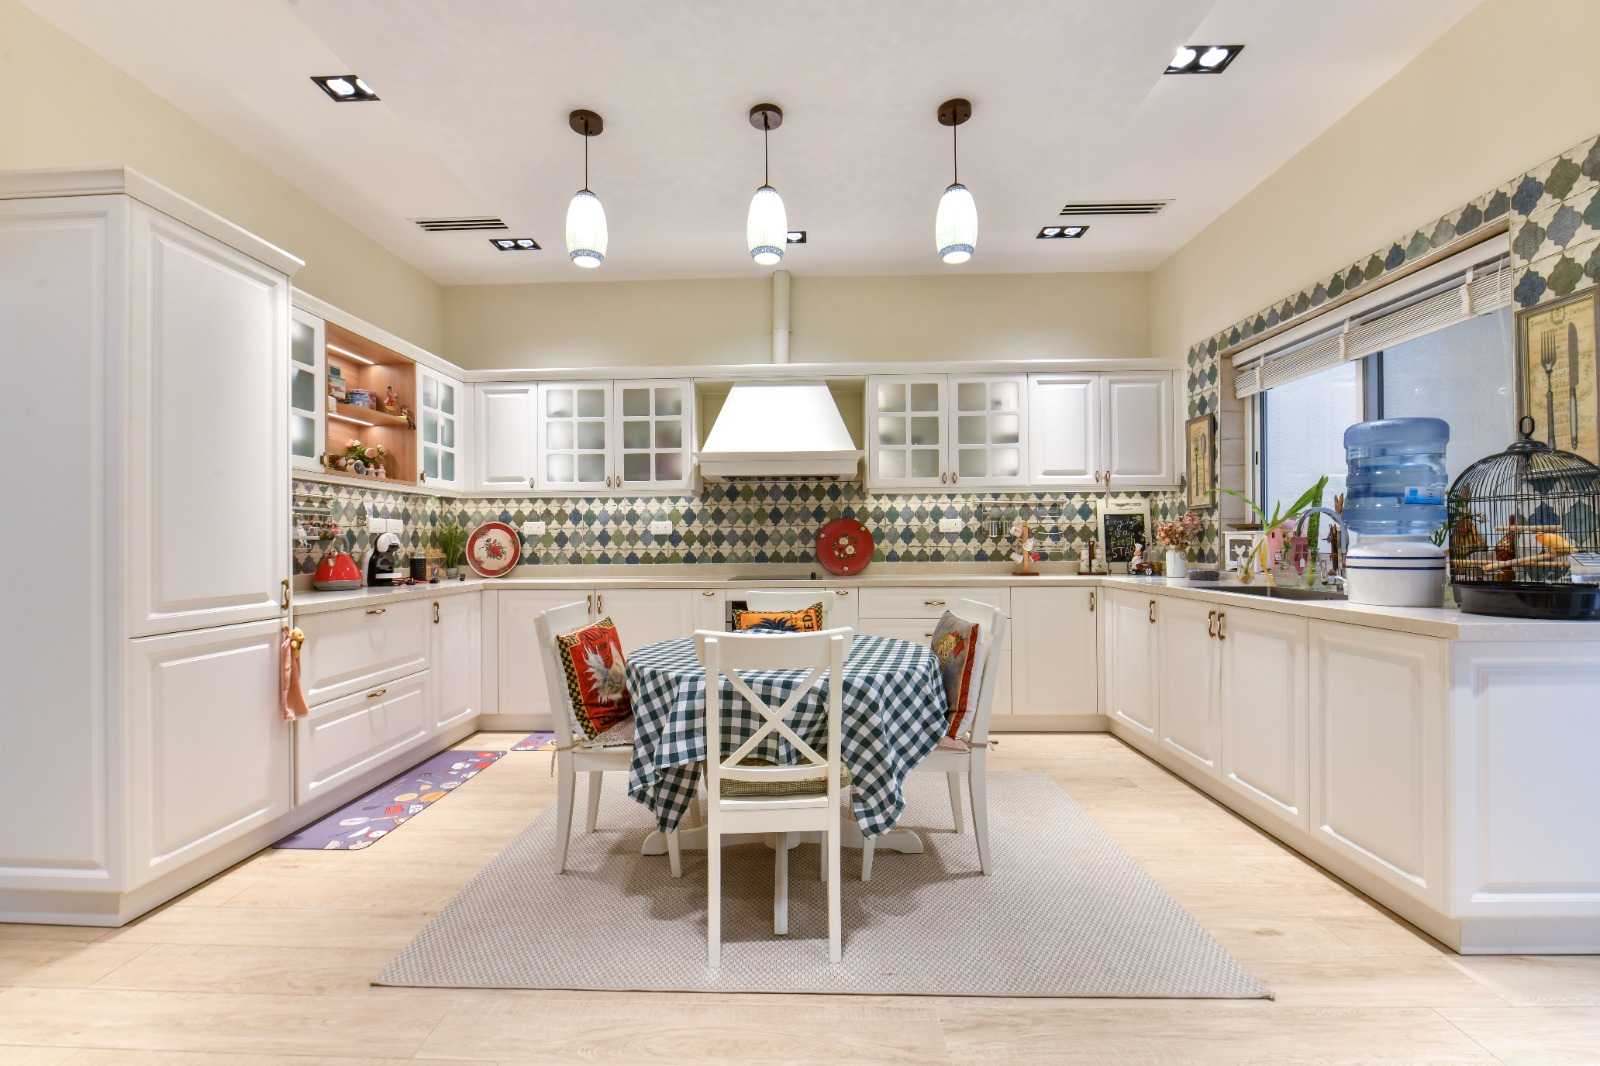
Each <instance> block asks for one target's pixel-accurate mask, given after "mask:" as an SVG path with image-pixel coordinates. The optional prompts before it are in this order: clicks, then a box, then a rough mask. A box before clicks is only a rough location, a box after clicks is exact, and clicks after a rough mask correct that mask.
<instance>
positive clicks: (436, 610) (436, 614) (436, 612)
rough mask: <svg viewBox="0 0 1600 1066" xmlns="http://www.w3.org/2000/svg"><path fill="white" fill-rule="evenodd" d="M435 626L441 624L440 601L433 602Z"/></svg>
mask: <svg viewBox="0 0 1600 1066" xmlns="http://www.w3.org/2000/svg"><path fill="white" fill-rule="evenodd" d="M433 624H434V625H438V624H439V601H438V600H434V601H433Z"/></svg>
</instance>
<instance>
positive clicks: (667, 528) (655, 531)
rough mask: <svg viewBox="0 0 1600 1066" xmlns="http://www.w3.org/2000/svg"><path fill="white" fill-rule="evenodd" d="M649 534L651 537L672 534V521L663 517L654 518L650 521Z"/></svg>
mask: <svg viewBox="0 0 1600 1066" xmlns="http://www.w3.org/2000/svg"><path fill="white" fill-rule="evenodd" d="M650 535H651V536H652V537H670V536H672V523H671V522H669V521H667V520H666V519H665V518H657V519H654V520H653V521H651V523H650Z"/></svg>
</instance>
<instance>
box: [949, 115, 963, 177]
mask: <svg viewBox="0 0 1600 1066" xmlns="http://www.w3.org/2000/svg"><path fill="white" fill-rule="evenodd" d="M960 128H961V125H960V123H952V124H951V126H950V177H951V179H952V180H951V182H950V183H951V184H952V185H960V184H961V154H960V153H959V152H957V151H956V131H957V130H959V129H960Z"/></svg>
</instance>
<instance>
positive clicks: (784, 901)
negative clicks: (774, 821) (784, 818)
mask: <svg viewBox="0 0 1600 1066" xmlns="http://www.w3.org/2000/svg"><path fill="white" fill-rule="evenodd" d="M773 840H774V847H773V851H772V931H773V932H774V933H777V934H778V935H779V936H784V935H786V934H787V933H788V932H789V834H788V833H779V834H777V835H776V836H775V837H774V838H773Z"/></svg>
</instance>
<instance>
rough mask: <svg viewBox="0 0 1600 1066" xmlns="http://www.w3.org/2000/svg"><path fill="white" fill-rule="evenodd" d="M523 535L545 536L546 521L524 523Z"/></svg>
mask: <svg viewBox="0 0 1600 1066" xmlns="http://www.w3.org/2000/svg"><path fill="white" fill-rule="evenodd" d="M522 535H523V536H525V537H542V536H544V520H543V519H539V520H538V521H534V522H524V523H522Z"/></svg>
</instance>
